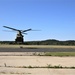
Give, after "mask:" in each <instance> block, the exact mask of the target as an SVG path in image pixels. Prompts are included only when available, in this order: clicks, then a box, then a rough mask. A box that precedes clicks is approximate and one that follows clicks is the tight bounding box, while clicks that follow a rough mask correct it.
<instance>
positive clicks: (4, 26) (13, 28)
mask: <svg viewBox="0 0 75 75" xmlns="http://www.w3.org/2000/svg"><path fill="white" fill-rule="evenodd" d="M3 27H5V28H8V29H12V30H15V31H19V30H18V29H15V28H11V27H7V26H3Z"/></svg>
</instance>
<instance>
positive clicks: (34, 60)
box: [0, 56, 75, 75]
mask: <svg viewBox="0 0 75 75" xmlns="http://www.w3.org/2000/svg"><path fill="white" fill-rule="evenodd" d="M48 64H50V65H52V66H54V65H61V66H66V67H75V57H50V56H0V75H12V74H13V75H75V69H54V68H53V69H49V68H21V67H23V66H29V65H30V66H47V65H48ZM8 66H12V67H8ZM13 66H15V67H13ZM17 67H18V68H17Z"/></svg>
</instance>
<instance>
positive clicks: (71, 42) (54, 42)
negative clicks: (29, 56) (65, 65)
mask: <svg viewBox="0 0 75 75" xmlns="http://www.w3.org/2000/svg"><path fill="white" fill-rule="evenodd" d="M0 44H16V43H15V42H14V41H0ZM23 45H75V40H68V41H59V40H55V39H49V40H44V41H28V42H27V41H26V42H24V43H23Z"/></svg>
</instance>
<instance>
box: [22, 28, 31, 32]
mask: <svg viewBox="0 0 75 75" xmlns="http://www.w3.org/2000/svg"><path fill="white" fill-rule="evenodd" d="M30 30H32V29H27V30H23V31H22V32H27V31H30Z"/></svg>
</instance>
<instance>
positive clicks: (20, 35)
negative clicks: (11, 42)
mask: <svg viewBox="0 0 75 75" xmlns="http://www.w3.org/2000/svg"><path fill="white" fill-rule="evenodd" d="M3 27H4V28H8V29H11V30H13V31H16V32H17V35H16V39H15V43H23V42H24V39H23V37H24V36H23V34H27V33H26V32H27V31H31V30H32V29H31V28H30V29H27V30H19V29H15V28H12V27H8V26H3Z"/></svg>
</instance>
